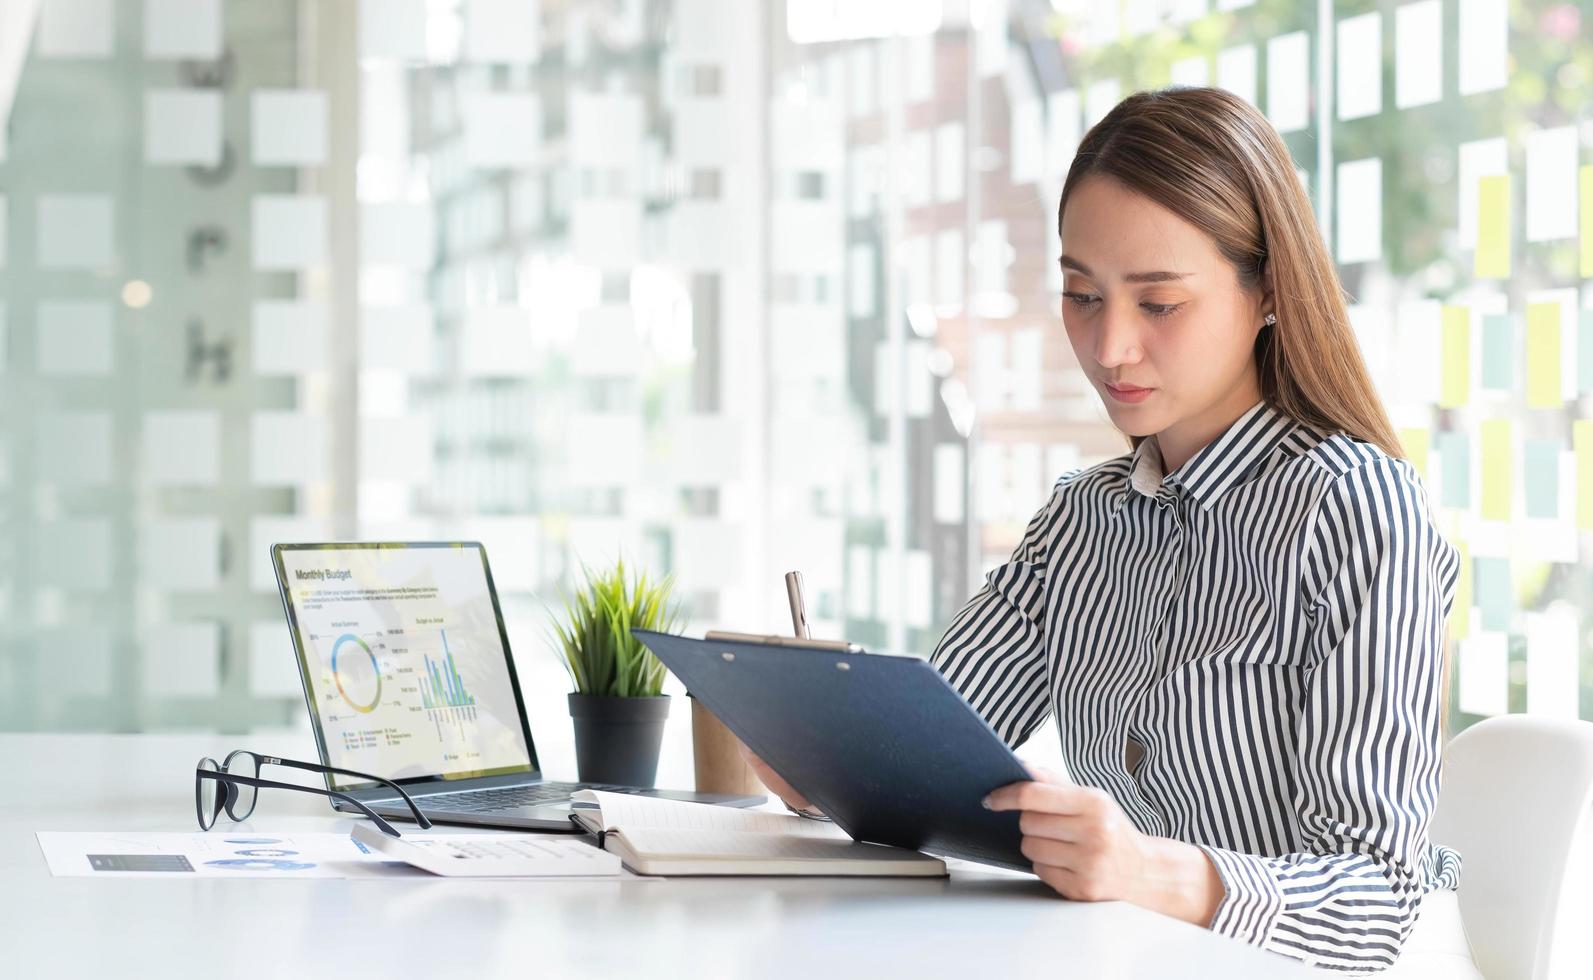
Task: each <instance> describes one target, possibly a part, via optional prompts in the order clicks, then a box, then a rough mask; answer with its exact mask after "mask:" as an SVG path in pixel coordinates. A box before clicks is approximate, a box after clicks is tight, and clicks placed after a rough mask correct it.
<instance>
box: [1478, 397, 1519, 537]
mask: <svg viewBox="0 0 1593 980" xmlns="http://www.w3.org/2000/svg"><path fill="white" fill-rule="evenodd" d="M1510 463H1511V460H1510V420H1509V419H1487V420H1486V421H1484V422H1483V423H1482V516H1483V519H1484V520H1489V521H1508V520H1509V519H1510V484H1511V476H1512V475H1513V474H1512V473H1511V470H1512V467H1511V465H1510Z"/></svg>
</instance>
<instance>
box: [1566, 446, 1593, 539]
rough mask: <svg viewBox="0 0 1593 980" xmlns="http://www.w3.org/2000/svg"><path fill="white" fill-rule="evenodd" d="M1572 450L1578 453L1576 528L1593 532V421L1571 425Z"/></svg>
mask: <svg viewBox="0 0 1593 980" xmlns="http://www.w3.org/2000/svg"><path fill="white" fill-rule="evenodd" d="M1571 448H1572V449H1574V450H1575V451H1576V526H1577V527H1578V528H1580V529H1582V530H1584V531H1587V530H1593V421H1589V420H1587V419H1577V420H1576V421H1575V422H1573V423H1571Z"/></svg>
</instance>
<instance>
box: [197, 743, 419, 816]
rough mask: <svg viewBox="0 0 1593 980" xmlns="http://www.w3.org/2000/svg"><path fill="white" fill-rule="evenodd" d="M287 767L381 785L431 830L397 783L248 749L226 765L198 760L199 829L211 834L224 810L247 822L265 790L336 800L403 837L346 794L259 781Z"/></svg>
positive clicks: (296, 784) (229, 756) (228, 814)
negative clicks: (269, 770) (265, 771)
mask: <svg viewBox="0 0 1593 980" xmlns="http://www.w3.org/2000/svg"><path fill="white" fill-rule="evenodd" d="M266 765H272V766H286V767H287V768H289V769H303V770H304V771H305V772H318V773H337V774H338V775H341V776H353V777H354V778H356V779H368V780H370V781H371V782H373V783H381V784H382V785H383V786H386V787H387V788H389V789H391V790H392V791H393V792H395V793H397V794H398V795H399V796H402V797H403V798H404V802H405V803H407V804H409V809H410V812H412V813H413V814H414V815H415V823H416V824H418V825H419V826H420V829H422V830H428V829H430V828H431V821H430V820H427V819H426V815H425V814H424V813H421V812H420V807H418V806H416V805H415V801H414V800H412V799H410V798H409V794H408V793H406V792H404V789H403V787H401V786H399V785H398V784H397V783H395V782H393V781H391V780H388V779H383V778H382V777H380V776H372V775H371V774H370V773H365V772H354V771H353V770H351V769H334V768H331V767H329V766H320V765H316V764H315V763H313V762H298V761H296V760H294V759H280V758H277V757H276V756H274V755H261V754H260V753H258V752H250V751H248V750H247V749H239V750H237V751H236V752H233V753H231V754H229V755H228V756H227V758H226V761H224V762H219V763H218V762H217V761H216V760H215V759H212V758H210V757H209V756H208V755H207V756H205V757H204V758H203V759H200V760H199V763H198V765H196V766H195V767H194V812H195V813H197V814H198V816H199V829H200V830H209V829H210V828H211V827H214V826H215V825H216V818H217V817H219V816H220V815H221V811H222V810H226V811H227V816H229V817H231V818H232V819H234V820H247V819H249V814H251V813H253V812H254V803H255V797H256V796H258V795H259V792H258V791H259V789H260V787H262V786H265V787H269V788H271V789H291V790H297V791H298V792H300V793H317V794H319V795H321V796H331V797H335V798H337V799H339V800H342V801H343V802H345V803H347V804H349V805H350V806H353V807H354V808H355V809H357V810H359V811H360V812H361V813H363V814H365V815H366V816H367V817H370V818H371V821H372V822H373V823H375V824H376V826H377V828H378V829H380V830H381V832H382V833H384V834H386V835H387V836H389V837H402V836H403V835H402V834H400V833H399V832H398V831H396V830H394V829H393V825H392V824H390V823H388V822H387V821H386V820H383V819H382V818H381V817H380V816H379V815H377V813H376V812H375V811H374V810H372V809H371V808H370V807H368V806H366V805H365V804H363V803H361V802H360V801H359V800H356V799H354V798H353V797H352V796H349V795H347V794H345V793H339V792H337V791H335V790H330V789H319V788H317V787H314V786H301V785H299V784H298V783H279V782H276V781H274V780H270V779H261V778H260V767H261V766H266Z"/></svg>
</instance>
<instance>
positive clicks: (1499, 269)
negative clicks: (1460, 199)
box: [1472, 174, 1510, 279]
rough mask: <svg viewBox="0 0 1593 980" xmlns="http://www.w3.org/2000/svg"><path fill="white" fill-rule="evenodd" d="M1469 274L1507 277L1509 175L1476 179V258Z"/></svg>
mask: <svg viewBox="0 0 1593 980" xmlns="http://www.w3.org/2000/svg"><path fill="white" fill-rule="evenodd" d="M1472 273H1473V275H1475V276H1476V277H1477V278H1478V279H1508V278H1509V277H1510V175H1509V174H1489V175H1488V176H1486V177H1479V178H1478V179H1477V255H1476V262H1475V266H1474V268H1473V270H1472Z"/></svg>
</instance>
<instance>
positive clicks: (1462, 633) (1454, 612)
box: [1449, 541, 1472, 640]
mask: <svg viewBox="0 0 1593 980" xmlns="http://www.w3.org/2000/svg"><path fill="white" fill-rule="evenodd" d="M1455 551H1457V552H1458V553H1459V555H1460V575H1459V579H1460V580H1459V581H1458V582H1456V583H1455V602H1454V605H1452V606H1450V607H1449V632H1450V635H1451V636H1453V637H1454V638H1455V639H1457V640H1464V639H1465V638H1466V637H1467V636H1469V635H1470V634H1471V596H1472V589H1471V548H1470V547H1468V546H1467V544H1466V542H1464V541H1456V542H1455Z"/></svg>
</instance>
